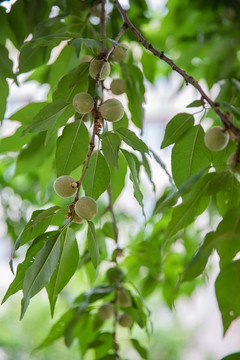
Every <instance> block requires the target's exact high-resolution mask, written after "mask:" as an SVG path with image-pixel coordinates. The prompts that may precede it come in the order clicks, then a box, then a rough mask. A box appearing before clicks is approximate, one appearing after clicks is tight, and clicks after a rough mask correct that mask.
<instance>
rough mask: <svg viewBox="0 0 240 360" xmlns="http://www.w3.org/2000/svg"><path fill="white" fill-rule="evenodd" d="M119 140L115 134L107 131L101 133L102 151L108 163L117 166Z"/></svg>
mask: <svg viewBox="0 0 240 360" xmlns="http://www.w3.org/2000/svg"><path fill="white" fill-rule="evenodd" d="M120 144H121V140H120V137H119V136H118V135H117V134H114V133H111V132H109V131H108V132H107V133H105V134H103V135H102V151H103V154H104V157H105V159H106V160H107V162H108V164H109V165H113V166H115V167H117V166H118V151H119V148H120Z"/></svg>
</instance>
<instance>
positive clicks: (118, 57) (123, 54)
mask: <svg viewBox="0 0 240 360" xmlns="http://www.w3.org/2000/svg"><path fill="white" fill-rule="evenodd" d="M128 57H129V49H128V47H127V46H126V45H124V44H121V46H116V47H115V48H114V50H113V52H112V53H111V58H112V59H113V60H114V61H116V62H121V61H126V60H127V59H128Z"/></svg>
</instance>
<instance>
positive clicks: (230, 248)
mask: <svg viewBox="0 0 240 360" xmlns="http://www.w3.org/2000/svg"><path fill="white" fill-rule="evenodd" d="M215 248H216V250H217V252H218V254H219V256H220V265H221V266H222V264H224V263H227V262H230V261H231V260H232V259H233V258H234V257H235V255H236V254H237V253H238V252H239V251H240V207H235V208H232V209H230V210H229V211H228V212H227V213H226V215H225V216H224V218H223V219H222V221H221V222H220V224H219V225H218V227H217V230H216V245H215Z"/></svg>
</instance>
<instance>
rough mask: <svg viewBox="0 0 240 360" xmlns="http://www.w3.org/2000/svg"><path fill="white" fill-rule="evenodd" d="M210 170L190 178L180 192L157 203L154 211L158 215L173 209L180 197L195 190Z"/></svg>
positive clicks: (203, 170)
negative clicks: (169, 208)
mask: <svg viewBox="0 0 240 360" xmlns="http://www.w3.org/2000/svg"><path fill="white" fill-rule="evenodd" d="M207 170H208V168H205V169H202V170H200V171H199V172H198V173H196V174H194V175H192V176H191V177H190V178H188V179H187V180H186V181H185V182H184V183H183V184H182V185H181V186H180V187H179V189H178V191H176V192H174V193H172V192H171V194H170V195H169V196H167V197H166V198H165V199H164V201H160V202H159V201H157V203H156V207H155V209H154V212H155V213H158V212H160V211H162V210H163V209H164V208H166V207H171V206H173V205H175V204H176V203H177V200H178V199H179V197H180V196H183V195H184V194H187V193H188V192H190V191H191V190H192V189H193V185H194V184H195V183H197V182H198V181H199V180H200V179H201V177H202V176H203V175H204V174H205V173H206V171H207ZM159 200H160V199H159Z"/></svg>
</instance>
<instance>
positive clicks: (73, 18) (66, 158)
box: [0, 0, 240, 360]
mask: <svg viewBox="0 0 240 360" xmlns="http://www.w3.org/2000/svg"><path fill="white" fill-rule="evenodd" d="M38 5H39V4H38V2H37V0H31V1H28V0H18V1H16V3H14V4H13V5H12V7H11V10H10V11H9V12H6V11H5V8H4V7H3V6H0V18H1V21H0V53H1V56H0V85H1V86H0V102H1V106H0V117H1V120H3V121H5V120H4V119H5V118H4V114H5V110H6V100H7V97H8V94H9V84H10V83H11V82H15V84H16V85H19V82H20V81H22V78H23V77H22V74H25V75H24V78H25V82H26V83H27V82H30V81H35V82H37V83H38V86H39V87H40V86H41V85H43V84H48V85H49V91H48V94H47V98H46V101H45V102H36V103H31V104H28V105H25V106H24V107H22V108H21V109H19V110H18V111H16V112H15V113H13V114H12V115H11V116H10V117H9V119H8V121H17V123H18V124H19V127H18V128H17V129H16V131H15V132H14V134H12V135H11V136H8V137H5V138H2V139H1V142H0V152H1V155H2V162H1V165H0V176H1V184H2V185H1V197H2V204H3V206H4V207H5V209H6V210H7V212H8V214H9V217H8V218H7V219H6V221H7V225H8V231H9V234H10V236H11V237H12V240H13V242H14V245H13V247H14V250H13V256H12V259H11V260H10V266H11V269H12V271H13V272H14V268H13V260H14V259H15V256H16V255H17V254H18V252H19V251H20V250H21V249H23V248H22V246H23V245H24V249H26V251H25V252H24V254H25V258H24V259H23V261H22V262H20V263H19V264H18V266H17V270H16V274H15V278H14V280H13V282H12V283H11V284H10V286H9V288H8V290H7V292H6V294H5V296H4V298H3V302H5V301H6V300H7V299H8V298H9V297H10V296H12V295H14V294H15V293H17V292H18V291H22V294H23V296H22V302H21V306H22V307H21V318H23V316H24V314H25V313H26V311H27V309H28V306H29V303H30V301H31V299H32V298H33V297H34V296H35V295H36V294H38V293H39V292H40V291H41V290H42V289H43V288H46V291H47V294H48V299H49V304H50V311H51V315H52V317H53V316H54V312H55V307H56V306H57V304H58V298H59V296H61V293H62V291H63V289H64V288H65V287H66V285H67V284H68V283H69V281H70V279H72V278H73V277H75V276H76V274H77V273H78V272H79V271H80V270H82V271H85V273H86V274H87V276H88V277H89V279H90V284H91V286H90V288H89V289H87V290H86V289H84V288H82V289H81V284H80V285H79V289H80V291H79V294H78V295H77V296H76V298H75V300H74V301H73V302H72V303H71V304H69V306H68V310H67V311H66V312H65V313H64V314H63V315H62V316H61V317H60V319H59V320H57V321H56V323H55V324H54V325H53V326H52V328H51V330H50V332H49V334H48V335H47V337H46V338H45V339H44V340H43V341H42V342H41V343H40V344H39V346H38V349H42V348H43V347H45V346H49V345H51V344H53V343H54V342H55V341H56V340H58V339H60V338H62V339H64V342H65V344H66V346H67V347H70V346H71V345H72V343H73V342H74V341H75V340H76V341H77V342H78V346H79V352H80V354H81V356H82V357H84V355H85V354H86V352H87V351H88V350H89V349H93V351H94V354H95V355H94V356H95V357H94V358H95V359H99V360H103V359H120V358H124V355H122V349H121V344H120V343H118V332H119V327H120V326H119V324H118V319H119V317H120V316H121V314H122V313H123V312H126V313H127V314H128V315H129V316H130V317H131V319H132V321H133V322H132V325H131V326H130V327H129V329H128V330H127V331H128V338H129V340H131V346H132V347H133V348H134V349H135V351H136V352H137V353H138V354H139V356H140V358H142V359H148V358H149V353H148V351H147V349H146V348H145V347H144V346H142V344H141V342H140V340H139V339H136V338H135V337H134V338H133V336H134V329H135V328H137V327H138V328H140V329H142V330H144V331H145V333H146V334H147V335H148V336H149V335H151V332H152V327H151V316H150V311H149V309H148V306H147V305H146V303H147V300H148V297H150V296H151V295H153V294H160V293H161V294H162V296H163V298H164V301H165V302H166V303H167V305H168V306H169V307H170V308H171V309H172V308H173V306H174V302H175V301H176V299H177V298H179V297H180V296H181V295H183V294H184V295H191V293H192V292H193V291H194V289H195V287H196V286H197V285H198V284H199V283H200V282H201V280H199V279H197V278H198V277H199V276H201V275H203V273H204V272H205V268H206V266H207V263H208V260H209V258H210V255H211V254H212V251H213V250H215V251H217V253H218V255H219V266H220V272H219V275H218V277H217V279H216V282H215V291H216V297H217V301H218V305H219V309H220V311H221V314H222V321H223V326H224V333H225V332H226V331H227V330H228V328H229V326H230V324H231V323H232V321H233V320H235V319H236V318H238V317H239V316H240V305H239V293H238V291H237V290H236V288H238V287H237V286H236V284H237V283H238V279H239V273H240V266H239V260H236V255H237V254H238V253H239V251H240V248H239V218H240V208H239V206H240V203H239V195H240V184H239V177H238V176H237V175H236V174H234V173H230V172H229V171H228V169H227V166H226V163H227V159H228V157H229V155H231V154H233V153H234V154H235V155H234V159H235V161H236V163H238V162H239V161H240V146H239V141H240V140H239V139H240V130H239V129H238V126H239V119H240V115H239V114H240V112H239V109H238V108H237V106H238V105H239V100H240V97H239V88H240V83H239V81H238V80H237V79H238V78H239V75H240V74H239V41H238V34H239V22H238V21H237V13H239V10H240V8H239V4H238V3H235V2H233V1H230V2H229V3H228V4H227V5H226V4H225V2H223V1H218V2H216V1H214V2H208V3H206V2H203V1H202V0H198V1H196V2H194V3H192V2H190V1H189V0H185V1H184V2H181V3H179V2H178V1H176V0H175V1H171V2H170V1H169V2H168V3H167V9H168V11H167V12H166V14H165V16H162V17H160V16H159V15H158V14H156V13H154V14H151V12H150V11H149V9H148V7H147V4H146V3H145V0H141V1H131V5H130V9H129V11H128V14H129V18H130V19H131V21H132V23H131V21H130V20H129V18H128V17H127V15H126V12H125V10H124V9H123V8H122V7H121V5H120V3H119V2H118V0H113V1H109V2H107V4H105V1H104V0H102V1H93V0H88V1H79V0H78V1H77V0H72V1H68V0H66V1H59V0H56V1H55V2H54V3H52V2H51V1H49V0H45V1H42V2H41V7H39V6H38ZM186 8H187V9H188V11H186ZM203 11H204V16H202V13H203ZM176 18H178V26H177V28H176ZM151 19H153V20H156V21H157V22H158V23H159V24H161V31H160V32H159V26H158V27H157V28H154V26H153V22H152V20H151ZM133 25H134V26H135V27H134V26H133ZM136 28H137V29H138V30H140V31H141V33H139V32H138V31H137V30H136ZM142 36H144V37H145V38H147V40H148V41H146V40H145V38H143V37H142ZM120 39H121V41H122V40H124V41H125V42H126V43H127V44H128V50H127V51H128V52H129V56H125V58H126V59H125V61H124V62H123V61H119V62H117V61H114V58H111V52H112V51H113V50H114V48H116V47H118V46H121V44H120V43H119V41H120ZM137 40H139V41H140V42H141V43H142V45H143V47H142V54H141V57H137V56H135V54H134V52H132V51H131V49H132V47H133V46H134V44H135V42H136V41H137ZM13 48H14V49H15V51H18V53H19V57H18V66H17V70H14V67H13V62H12V60H11V56H10V55H9V52H10V50H12V49H13ZM121 49H123V48H121ZM158 49H160V50H161V51H162V52H160V51H158ZM122 51H125V50H122ZM163 51H164V52H163ZM85 55H91V56H92V57H93V58H95V59H100V60H103V62H102V63H103V65H104V63H105V62H106V61H109V63H110V66H111V73H110V77H111V78H119V77H120V78H121V79H123V80H124V81H125V84H126V89H127V90H126V94H125V95H123V96H121V97H119V99H120V100H121V101H123V102H124V108H125V114H124V116H123V117H122V119H121V120H119V121H116V122H112V121H111V122H109V121H106V120H104V118H103V116H102V114H101V111H100V105H101V104H102V103H103V101H105V100H106V98H108V97H111V98H115V96H114V95H113V94H112V93H111V91H110V89H108V88H107V85H106V83H105V81H102V80H100V79H101V71H102V69H103V66H102V67H100V68H99V71H98V74H97V76H96V79H95V80H94V79H93V78H92V77H91V76H89V66H90V61H87V62H84V61H83V59H84V56H85ZM154 55H156V56H155V57H154ZM115 60H116V59H115ZM173 61H174V62H173ZM166 64H168V65H170V66H166ZM183 69H184V70H186V72H185V71H184V70H183ZM171 70H175V71H176V72H178V73H179V74H180V75H181V76H182V78H183V83H182V85H181V87H182V86H183V84H184V83H185V82H186V83H187V85H188V84H192V85H193V86H194V87H195V88H196V89H197V90H198V92H199V95H198V96H197V98H196V100H195V101H194V102H192V103H191V104H189V105H188V106H187V107H188V108H189V109H190V108H196V109H197V112H199V111H200V112H201V113H202V117H201V119H200V120H199V118H198V117H197V116H195V114H192V112H189V113H188V112H184V111H185V110H184V109H183V112H181V113H179V114H175V116H174V117H173V118H172V119H169V120H168V124H167V126H166V130H165V135H164V138H163V141H162V143H161V144H159V147H161V149H164V148H166V147H168V146H172V150H171V160H172V161H171V167H172V169H171V170H172V177H171V175H170V174H169V173H168V172H167V170H166V167H165V164H164V163H163V161H162V159H161V158H160V156H159V155H158V154H155V153H154V152H153V151H152V150H151V149H149V147H148V146H147V144H146V143H145V142H144V141H143V140H142V138H141V135H142V133H143V131H144V126H147V125H145V124H144V107H143V104H144V99H145V84H146V81H149V82H151V83H154V82H155V81H156V80H157V79H158V78H159V77H160V76H161V77H163V76H169V75H170V73H171ZM190 75H191V76H190ZM192 75H193V76H194V77H195V78H196V80H195V79H194V78H193V77H192ZM200 79H204V80H205V81H206V84H207V85H208V87H209V88H211V87H212V86H213V85H216V84H217V85H218V86H219V89H220V90H219V94H218V97H217V98H216V99H210V98H209V97H208V95H207V94H206V92H205V91H204V90H203V89H202V87H201V86H200V85H199V83H198V82H197V81H198V80H200ZM179 90H180V89H179ZM80 92H87V93H88V94H90V95H91V96H92V98H93V100H94V108H93V110H92V111H91V112H90V113H89V114H86V115H84V114H79V113H77V112H76V111H75V109H74V107H73V105H72V101H73V98H74V96H75V95H76V94H78V93H80ZM213 100H214V101H213ZM127 104H128V105H127ZM185 105H187V104H185ZM189 111H190V110H189ZM206 117H208V118H210V119H211V120H212V124H214V125H224V128H225V131H228V133H229V135H230V138H231V140H230V141H229V143H228V144H227V146H226V147H225V148H224V149H223V150H222V151H219V152H215V151H210V150H209V149H208V148H207V147H206V146H205V143H204V134H205V131H206V129H205V128H206V126H205V124H204V119H205V118H206ZM221 121H222V123H223V124H221ZM140 133H141V135H140ZM151 157H152V159H151ZM152 161H154V166H161V167H162V168H163V169H164V171H166V173H167V175H168V176H169V178H170V181H171V183H170V185H169V186H167V187H166V188H165V189H164V191H163V193H162V195H161V196H159V198H158V199H157V201H156V204H155V205H154V207H153V211H152V213H151V214H150V216H146V211H145V209H144V192H143V190H142V184H141V175H142V173H146V175H147V177H148V179H149V180H150V182H151V183H152V184H153V181H152V174H151V164H152ZM62 175H71V176H72V177H73V178H74V179H75V181H76V182H75V183H74V184H75V185H73V186H76V196H75V198H72V199H70V200H68V199H67V200H66V199H60V198H59V197H58V196H57V195H56V194H55V193H54V191H53V186H52V185H53V182H54V180H55V179H56V177H59V176H62ZM127 175H129V178H130V180H131V182H132V186H133V196H134V197H135V199H136V201H137V202H138V204H139V205H140V207H141V210H142V214H143V216H142V220H141V221H139V219H137V220H135V221H137V222H138V231H137V233H133V232H132V231H131V224H129V222H130V219H129V217H128V216H127V208H126V213H124V212H122V213H120V212H118V211H116V206H115V203H116V202H117V199H118V197H119V196H120V194H121V193H122V192H123V190H124V185H125V182H126V181H127ZM154 189H155V184H153V190H154ZM4 194H5V195H4ZM83 194H85V195H86V196H90V197H92V198H93V199H95V200H96V201H97V203H98V214H97V216H96V217H95V218H94V219H93V221H87V222H86V221H85V222H83V224H77V223H74V219H73V218H74V205H75V203H76V202H77V200H78V198H79V196H82V195H83ZM17 197H18V198H19V199H21V201H20V202H18V203H19V204H20V205H19V206H18V207H17V206H15V207H13V206H12V205H11V203H12V204H14V202H15V203H17ZM10 198H12V200H11V202H10ZM31 206H34V208H35V210H34V211H33V212H32V215H31V217H30V219H29V216H28V215H27V210H28V209H30V208H31ZM203 213H207V214H208V216H209V219H210V221H209V226H208V228H207V229H206V228H205V229H202V228H201V226H200V225H199V223H198V218H199V217H200V216H201V214H203ZM121 223H123V224H125V225H124V226H126V227H128V226H129V229H130V230H129V233H128V234H127V237H128V239H127V240H126V241H125V244H126V245H125V247H124V248H123V247H120V240H119V239H120V238H121V237H122V236H126V232H125V230H124V226H123V227H121V226H119V224H121ZM216 223H218V226H217V228H216V226H215V225H214V224H216ZM203 234H204V236H205V237H204V240H203V241H201V239H202V238H203ZM109 243H111V245H110V246H109ZM177 244H181V246H182V247H183V249H184V250H183V251H181V252H178V251H176V249H175V247H174V245H177ZM19 249H20V250H19ZM112 249H113V250H112ZM22 251H24V250H22ZM143 268H144V275H142V271H141V269H143ZM122 288H124V289H126V291H127V293H128V294H129V295H130V297H131V306H128V307H126V308H123V307H121V304H120V303H119V299H118V295H119V292H120V291H121V290H122ZM229 293H230V294H234V295H233V296H231V297H229ZM105 302H108V303H109V302H110V303H112V304H113V305H114V309H115V310H114V316H113V318H111V319H109V320H107V321H104V320H102V319H101V318H100V317H99V316H98V311H97V310H98V309H99V307H100V306H101V305H102V304H103V303H105ZM83 334H84V335H83ZM235 355H236V356H238V355H237V354H235ZM235 355H234V354H232V355H229V359H230V358H235V357H236V356H235ZM236 358H237V357H236Z"/></svg>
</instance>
